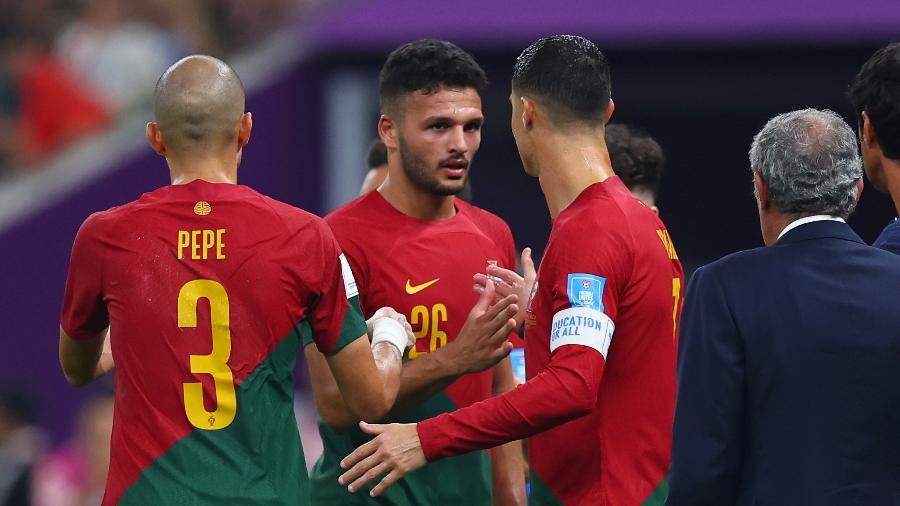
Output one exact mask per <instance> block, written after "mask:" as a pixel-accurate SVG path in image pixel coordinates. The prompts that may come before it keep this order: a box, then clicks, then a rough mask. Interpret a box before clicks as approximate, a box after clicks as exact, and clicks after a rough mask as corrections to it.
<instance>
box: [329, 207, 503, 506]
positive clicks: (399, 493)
mask: <svg viewBox="0 0 900 506" xmlns="http://www.w3.org/2000/svg"><path fill="white" fill-rule="evenodd" d="M454 203H455V206H456V214H455V215H454V216H453V217H452V218H449V219H446V220H440V221H423V220H419V219H415V218H412V217H409V216H407V215H405V214H403V213H401V212H400V211H398V210H397V209H395V208H394V207H393V206H391V204H390V203H388V202H387V201H386V200H385V199H384V197H382V196H381V194H380V193H379V192H377V191H373V192H369V193H368V194H366V195H364V196H362V197H360V198H358V199H356V200H355V201H353V202H351V203H349V204H347V205H346V206H344V207H342V208H340V209H338V210H337V211H335V212H334V213H332V214H331V215H329V216H328V217H327V218H326V221H327V222H328V224H329V225H330V226H331V228H332V230H333V231H334V234H335V237H337V239H338V242H339V243H340V245H341V248H342V249H343V251H344V252H345V254H346V255H347V259H348V260H349V262H350V265H351V266H352V268H353V273H354V274H355V275H356V280H357V282H358V283H359V290H360V306H361V307H362V310H363V314H364V315H366V316H371V315H372V313H373V312H375V311H376V310H378V309H379V308H380V307H382V306H391V307H393V308H394V309H396V310H397V311H399V312H401V313H403V314H405V315H406V316H407V318H408V319H409V322H410V324H411V325H412V327H413V331H414V332H415V335H416V345H415V347H413V348H411V349H410V351H409V352H408V353H409V354H408V357H407V358H408V359H410V360H417V359H418V358H419V357H422V356H424V355H426V354H428V353H431V352H434V351H436V350H437V349H439V348H441V347H442V346H444V345H446V344H447V343H448V342H452V341H453V340H454V339H455V338H456V335H457V334H458V333H459V331H460V329H461V328H462V325H463V322H465V320H466V317H467V316H468V314H469V311H470V310H471V309H472V306H473V305H474V304H475V302H476V301H477V300H478V296H477V295H476V294H475V293H474V292H473V290H472V286H473V280H472V276H473V275H474V274H475V273H478V272H484V271H485V268H486V267H487V265H488V262H496V263H497V265H499V266H501V267H505V268H508V269H515V245H514V244H513V239H512V234H511V233H510V231H509V227H507V225H506V223H504V222H503V221H502V220H501V219H500V218H498V217H496V216H494V215H492V214H490V213H488V212H486V211H483V210H481V209H479V208H477V207H474V206H472V205H470V204H468V203H466V202H464V201H462V200H459V199H455V200H454ZM492 378H493V369H488V370H486V371H483V372H480V373H476V374H468V375H465V376H462V377H460V378H459V379H457V380H456V381H454V382H453V383H452V384H450V385H449V386H448V387H447V388H446V389H444V390H443V391H442V392H440V393H438V394H436V395H435V396H434V397H432V398H431V399H428V400H427V401H425V402H424V403H422V404H420V405H419V406H417V407H415V408H413V409H412V410H410V411H409V412H407V413H404V414H402V415H401V416H399V417H398V418H396V419H393V420H391V421H395V422H417V421H420V420H424V419H426V418H429V417H432V416H435V415H438V414H440V413H445V412H448V411H453V410H455V409H457V408H461V407H465V406H468V405H470V404H472V403H474V402H477V401H480V400H483V399H486V398H488V397H490V396H491V395H492ZM319 431H320V433H321V435H322V440H323V443H324V453H323V455H322V458H321V459H320V460H319V461H318V462H317V463H316V466H315V468H314V469H313V472H312V474H311V479H312V489H313V494H312V498H313V503H314V504H323V505H325V504H329V505H330V504H342V505H343V504H358V503H362V504H373V503H377V504H393V505H423V504H435V505H437V504H490V502H491V488H490V487H491V465H490V462H489V460H488V457H487V455H486V454H485V452H475V453H471V454H468V455H463V456H459V457H455V458H452V459H447V460H445V461H442V462H439V463H437V464H436V465H434V466H427V467H425V468H423V469H420V470H418V471H416V472H414V473H411V474H409V475H408V476H406V477H405V478H404V479H402V480H400V481H399V482H397V483H396V484H395V485H393V486H392V487H391V488H390V489H388V490H387V491H386V492H385V493H384V494H383V495H382V497H379V498H378V500H377V501H376V500H375V499H372V498H370V497H369V496H368V491H369V490H370V487H369V488H366V489H365V490H363V491H360V492H357V493H356V494H353V495H351V494H349V493H348V492H347V490H346V487H342V486H340V485H338V483H337V478H338V476H340V475H341V474H342V472H343V471H342V470H341V469H340V467H339V465H338V463H339V462H340V460H341V459H343V458H344V457H346V456H347V455H348V454H349V453H351V452H352V451H353V450H354V449H355V448H356V447H357V446H358V445H359V444H361V443H363V442H365V441H367V440H368V438H367V436H364V435H363V434H362V433H361V432H359V431H353V432H351V433H349V434H336V433H335V432H334V431H332V430H330V429H329V428H328V427H327V426H326V425H325V424H324V423H322V422H320V424H319Z"/></svg>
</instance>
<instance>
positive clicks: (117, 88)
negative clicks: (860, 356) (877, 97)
mask: <svg viewBox="0 0 900 506" xmlns="http://www.w3.org/2000/svg"><path fill="white" fill-rule="evenodd" d="M0 12H3V13H4V16H3V19H2V20H0V273H2V275H0V280H2V283H3V285H2V288H3V289H2V290H0V316H2V321H3V325H2V329H0V336H2V344H3V347H2V349H0V505H2V504H27V503H28V502H25V501H31V502H32V503H34V504H52V505H69V504H71V505H87V504H98V501H99V498H100V494H102V489H103V481H104V478H105V472H106V462H107V460H108V449H107V447H106V443H107V441H108V433H109V424H110V417H111V378H108V379H107V380H106V381H104V382H102V384H99V385H96V386H92V387H90V388H86V389H82V390H76V389H73V388H71V387H69V386H68V385H67V384H66V382H65V380H64V378H63V376H62V373H61V371H60V369H59V365H58V361H57V339H58V322H59V309H60V305H61V299H62V293H63V285H64V283H65V275H66V269H67V266H68V254H69V251H70V247H71V244H72V240H73V238H74V236H75V232H76V231H77V229H78V226H79V225H80V223H81V222H82V221H83V220H84V219H85V218H86V217H87V216H88V215H89V214H90V213H92V212H95V211H99V210H103V209H106V208H109V207H111V206H114V205H119V204H122V203H125V202H128V201H131V200H134V199H136V198H137V197H138V196H140V194H141V193H143V192H146V191H150V190H153V189H155V188H157V187H159V186H162V185H165V184H167V183H168V172H167V170H166V166H165V163H164V160H163V159H161V158H159V157H157V156H156V155H154V154H153V153H152V152H151V151H150V149H149V148H148V147H147V146H146V144H145V141H144V133H143V128H144V124H145V123H146V122H147V121H149V120H150V119H151V111H150V109H149V107H148V104H149V98H150V95H151V93H152V90H153V86H154V84H155V82H156V79H157V77H158V76H159V74H160V73H161V72H162V71H163V70H164V69H165V68H166V67H167V66H168V65H170V64H171V63H174V62H175V61H176V60H177V59H179V58H180V57H182V56H184V55H187V54H191V53H206V54H211V55H214V56H217V57H221V58H224V59H225V60H226V61H228V62H229V63H231V64H232V65H233V66H234V67H235V69H236V70H237V72H238V74H239V75H240V76H241V78H242V79H243V81H244V83H245V85H246V87H247V90H248V110H250V111H252V112H253V119H254V131H253V138H252V140H251V143H250V145H249V146H248V147H247V148H246V149H245V152H244V159H243V164H242V166H241V171H240V178H241V182H242V183H244V184H247V185H249V186H252V187H254V188H256V189H258V190H260V191H262V192H263V193H267V194H269V195H271V196H273V197H275V198H278V199H280V200H283V201H286V202H289V203H291V204H294V205H297V206H300V207H303V208H305V209H308V210H311V211H313V212H316V213H319V214H324V213H327V212H328V211H330V210H332V209H334V208H335V207H337V206H339V205H341V204H343V203H344V202H347V201H348V200H350V199H352V198H353V197H355V196H356V194H357V193H358V190H359V185H360V183H361V182H362V179H363V176H364V174H365V172H366V169H367V167H366V150H367V148H368V145H369V143H370V142H371V141H372V139H373V138H374V137H375V124H376V120H377V118H378V105H377V74H378V70H379V67H380V65H381V63H382V62H383V60H384V58H385V57H386V55H387V54H388V52H390V51H391V50H392V49H393V48H395V47H396V46H398V45H399V44H401V43H404V42H407V41H410V40H415V39H418V38H445V39H449V40H451V41H453V42H456V43H457V44H459V45H461V46H462V47H463V48H465V49H467V50H468V51H470V52H471V53H472V54H473V55H474V56H475V58H476V59H477V60H478V61H479V62H480V63H481V64H482V66H484V67H485V69H486V70H487V73H488V76H489V78H490V79H491V86H490V88H489V90H488V91H487V92H486V94H485V96H484V111H485V115H486V124H485V129H484V132H483V140H482V147H481V150H480V152H479V154H478V156H477V157H476V158H475V163H474V165H473V170H472V187H473V194H474V202H475V203H476V204H477V205H479V206H481V207H484V208H486V209H488V210H490V211H493V212H495V213H496V214H498V215H500V216H501V217H503V218H505V219H506V220H507V221H508V222H509V224H510V226H511V228H512V230H513V233H514V235H515V236H516V241H517V243H518V245H519V247H520V248H521V247H525V246H531V247H533V248H534V249H535V251H536V253H537V254H538V256H540V252H541V251H542V250H543V248H544V245H545V243H546V239H547V236H548V234H549V229H550V220H549V216H548V213H547V211H546V206H545V203H544V200H543V196H542V194H541V193H540V189H539V187H538V185H537V182H536V181H534V180H531V179H530V178H528V177H527V176H525V175H524V173H523V172H522V170H521V165H520V161H519V158H518V154H517V153H516V150H515V144H514V142H513V139H512V135H511V134H510V132H509V121H510V107H509V102H508V94H509V78H510V75H511V69H512V63H513V61H514V59H515V57H516V56H517V55H518V53H519V52H520V51H521V50H522V49H523V48H524V47H525V46H526V45H528V44H529V43H530V42H531V41H533V40H534V39H536V38H538V37H540V36H544V35H551V34H556V33H576V34H580V35H584V36H587V37H589V38H591V39H592V40H594V41H595V42H596V43H597V44H598V45H600V47H601V48H602V49H603V50H604V52H605V53H606V54H607V57H608V58H609V60H610V63H611V66H612V79H613V98H614V100H615V102H616V112H615V115H614V117H613V119H612V121H613V122H614V123H615V122H618V123H626V124H629V125H631V126H636V127H640V128H641V129H643V130H645V131H647V132H649V133H650V135H652V136H653V137H654V138H655V139H656V140H657V141H658V142H659V143H660V144H661V145H662V148H663V150H664V151H665V155H666V159H667V164H666V169H665V174H664V176H663V182H662V187H661V192H660V198H659V200H658V205H659V207H660V210H661V216H662V218H663V220H664V221H665V222H666V224H667V225H668V227H669V229H670V231H671V233H672V237H673V238H674V241H675V244H676V246H677V248H678V251H679V254H680V256H681V259H682V261H683V262H684V264H685V266H686V268H687V269H688V270H689V271H690V270H693V269H694V268H696V267H697V266H700V265H703V264H705V263H708V262H710V261H712V260H715V259H717V258H719V257H721V256H723V255H726V254H728V253H731V252H733V251H736V250H739V249H745V248H751V247H756V246H760V245H761V244H762V241H761V238H760V235H759V230H758V222H757V218H756V208H755V204H754V201H753V198H752V186H751V184H750V181H751V178H750V173H749V167H748V163H747V151H748V149H749V146H750V141H751V139H752V136H753V135H754V134H755V133H756V132H757V131H758V130H759V129H760V128H761V127H762V125H763V124H764V123H765V122H766V120H767V119H768V118H770V117H771V116H773V115H775V114H778V113H781V112H785V111H788V110H793V109H799V108H803V107H807V106H809V107H817V108H830V109H833V110H835V111H837V112H838V113H840V114H841V115H843V116H844V118H845V119H846V120H847V121H848V122H849V123H850V124H851V125H855V122H856V120H855V116H854V114H853V112H852V110H851V107H850V104H849V101H848V99H847V85H848V83H849V81H850V79H851V78H852V77H853V75H854V74H855V73H856V71H857V70H858V69H859V67H860V66H861V65H862V63H863V62H864V61H865V60H866V59H867V58H868V57H869V55H871V53H872V52H873V51H874V50H875V49H877V48H878V47H881V46H883V45H885V44H886V43H888V42H890V41H892V40H897V39H900V8H898V6H897V3H896V0H859V1H857V2H854V4H853V6H852V8H850V6H849V5H848V4H846V3H844V2H837V1H831V0H820V1H797V0H755V1H753V2H749V1H737V2H720V1H716V0H690V1H681V2H665V1H653V0H630V1H628V2H616V3H613V2H598V1H572V0H570V1H565V0H557V1H554V2H546V1H538V0H518V1H516V2H504V1H500V0H456V1H455V2H441V3H437V2H422V1H416V0H356V1H352V0H346V1H334V0H333V1H327V0H255V1H253V2H248V1H241V0H28V1H25V0H0ZM895 214H896V212H895V211H894V210H893V206H892V204H891V203H890V201H889V199H888V198H887V197H886V196H884V195H881V194H878V193H877V192H875V191H874V190H873V189H872V188H867V189H866V191H865V192H864V194H863V197H862V200H861V202H860V205H859V207H858V210H857V212H856V213H855V214H854V215H853V216H852V218H851V220H850V222H851V225H852V226H853V227H854V228H855V229H856V230H857V232H858V233H859V234H860V235H861V236H862V237H863V238H864V239H866V240H867V241H869V242H871V241H872V240H873V239H874V238H875V237H876V235H877V233H878V232H879V231H880V230H881V228H882V227H883V226H884V225H886V224H887V223H888V221H889V220H890V219H892V218H893V217H894V216H895ZM307 382H308V380H307V378H306V374H305V372H304V371H303V370H302V366H301V368H300V370H299V371H298V381H297V384H298V400H297V405H298V416H299V419H300V424H301V428H302V432H303V433H304V436H305V441H306V443H305V444H306V445H307V452H306V454H307V458H308V459H310V460H311V459H312V458H313V457H314V456H315V455H316V449H315V447H314V446H315V445H316V441H315V440H316V437H317V436H316V432H315V423H314V422H315V413H314V411H311V410H310V409H311V406H312V403H311V400H310V399H309V398H308V394H307V390H306V387H305V384H306V383H307ZM29 497H30V499H28V498H29ZM4 501H6V502H4ZM16 501H19V502H16Z"/></svg>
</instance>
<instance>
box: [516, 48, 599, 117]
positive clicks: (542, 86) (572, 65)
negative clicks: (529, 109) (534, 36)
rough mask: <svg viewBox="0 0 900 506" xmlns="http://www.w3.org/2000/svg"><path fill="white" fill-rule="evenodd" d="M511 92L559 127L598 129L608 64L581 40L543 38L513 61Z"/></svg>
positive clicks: (597, 50) (595, 50)
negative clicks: (525, 98) (533, 104)
mask: <svg viewBox="0 0 900 506" xmlns="http://www.w3.org/2000/svg"><path fill="white" fill-rule="evenodd" d="M512 88H513V91H515V92H516V93H517V94H519V95H522V96H529V97H531V98H532V99H534V100H536V101H537V102H539V103H540V104H541V105H543V106H544V107H545V108H546V109H547V111H548V114H549V115H550V118H551V120H552V121H553V122H554V123H555V124H557V125H559V126H565V125H569V124H572V123H584V124H587V125H590V126H595V127H596V126H602V125H603V122H604V121H605V120H606V116H607V114H606V113H607V108H608V106H609V99H610V93H611V84H610V76H609V63H608V62H607V61H606V56H604V55H603V53H602V52H601V51H600V49H599V48H598V47H597V46H596V45H595V44H594V43H593V42H591V41H589V40H588V39H586V38H584V37H579V36H576V35H554V36H553V37H545V38H543V39H540V40H538V41H537V42H535V43H533V44H531V45H530V46H528V47H527V48H525V50H524V51H522V54H521V55H519V57H518V58H517V59H516V64H515V66H514V68H513V78H512Z"/></svg>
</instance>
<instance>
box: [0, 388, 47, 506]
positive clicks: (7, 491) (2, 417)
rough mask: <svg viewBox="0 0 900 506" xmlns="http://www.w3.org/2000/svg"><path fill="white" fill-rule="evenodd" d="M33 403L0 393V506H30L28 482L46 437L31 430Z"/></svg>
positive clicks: (25, 397)
mask: <svg viewBox="0 0 900 506" xmlns="http://www.w3.org/2000/svg"><path fill="white" fill-rule="evenodd" d="M34 411H35V410H34V400H33V399H32V398H31V396H29V395H28V394H25V393H22V392H12V391H9V392H0V505H3V506H7V505H9V506H12V505H19V504H30V502H31V500H30V490H29V482H30V479H31V475H32V470H33V467H34V464H35V462H36V461H37V459H38V458H39V457H40V456H41V454H42V453H43V451H44V449H45V447H46V437H45V436H44V434H43V432H42V431H41V430H40V429H38V428H37V427H35V425H34V422H35V412H34Z"/></svg>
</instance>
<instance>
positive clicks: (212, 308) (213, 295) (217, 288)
mask: <svg viewBox="0 0 900 506" xmlns="http://www.w3.org/2000/svg"><path fill="white" fill-rule="evenodd" d="M199 299H207V300H208V301H209V313H210V328H211V329H212V352H211V353H210V354H209V355H191V373H192V374H209V375H211V376H212V377H213V380H214V381H215V385H216V408H215V410H213V411H208V410H207V409H206V406H205V405H204V402H203V384H202V383H200V382H199V381H197V382H192V383H185V384H184V412H185V413H186V414H187V417H188V420H189V421H190V422H191V425H193V426H194V427H197V428H198V429H203V430H219V429H224V428H225V427H228V426H229V425H231V422H233V421H234V415H235V413H236V412H237V396H236V395H235V392H234V377H233V375H232V373H231V369H230V368H229V367H228V358H229V357H230V356H231V325H230V323H229V319H228V294H227V293H225V287H223V286H222V285H221V284H220V283H218V282H216V281H212V280H209V279H195V280H193V281H188V282H187V283H185V284H184V286H182V287H181V291H180V292H178V326H179V327H181V328H195V327H197V301H198V300H199Z"/></svg>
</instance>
